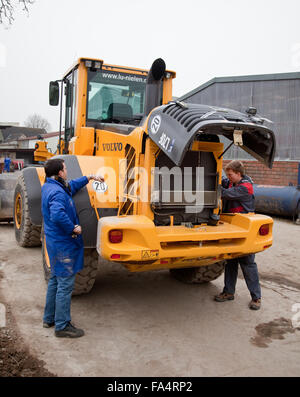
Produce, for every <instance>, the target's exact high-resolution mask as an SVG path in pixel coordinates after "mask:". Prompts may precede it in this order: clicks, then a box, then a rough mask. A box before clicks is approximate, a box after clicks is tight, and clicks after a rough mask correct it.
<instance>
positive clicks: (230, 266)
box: [223, 254, 261, 299]
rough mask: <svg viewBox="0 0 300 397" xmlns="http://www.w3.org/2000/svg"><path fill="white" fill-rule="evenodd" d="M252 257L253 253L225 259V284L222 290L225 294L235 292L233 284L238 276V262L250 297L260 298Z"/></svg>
mask: <svg viewBox="0 0 300 397" xmlns="http://www.w3.org/2000/svg"><path fill="white" fill-rule="evenodd" d="M254 259H255V255H254V254H251V255H246V256H242V257H240V258H235V259H230V260H228V261H227V263H226V265H225V275H224V281H225V286H224V289H223V292H226V293H227V294H234V293H235V286H236V281H237V276H238V265H239V264H240V266H241V269H242V272H243V275H244V278H245V281H246V284H247V287H248V290H249V292H250V295H251V298H252V299H260V298H261V289H260V284H259V276H258V270H257V264H256V263H255V261H254Z"/></svg>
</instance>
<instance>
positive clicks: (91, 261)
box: [42, 231, 99, 295]
mask: <svg viewBox="0 0 300 397" xmlns="http://www.w3.org/2000/svg"><path fill="white" fill-rule="evenodd" d="M46 252H47V250H46V247H45V239H44V233H43V231H42V256H43V270H44V277H45V280H46V281H47V282H48V281H49V278H50V275H51V270H50V267H49V266H48V265H47V262H48V261H47V260H46ZM98 258H99V257H98V253H97V250H96V249H95V248H85V250H84V266H83V269H82V270H81V272H79V273H77V274H76V278H75V284H74V289H73V293H72V295H82V294H87V293H88V292H90V291H91V289H92V288H93V285H94V282H95V280H96V276H97V272H98Z"/></svg>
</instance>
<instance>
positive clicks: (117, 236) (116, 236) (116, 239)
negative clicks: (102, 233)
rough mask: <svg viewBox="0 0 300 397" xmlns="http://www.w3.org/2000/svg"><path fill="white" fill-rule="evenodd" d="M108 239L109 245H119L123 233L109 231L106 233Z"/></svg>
mask: <svg viewBox="0 0 300 397" xmlns="http://www.w3.org/2000/svg"><path fill="white" fill-rule="evenodd" d="M108 239H109V241H110V242H111V243H114V244H116V243H121V242H122V240H123V231H122V230H110V232H109V233H108Z"/></svg>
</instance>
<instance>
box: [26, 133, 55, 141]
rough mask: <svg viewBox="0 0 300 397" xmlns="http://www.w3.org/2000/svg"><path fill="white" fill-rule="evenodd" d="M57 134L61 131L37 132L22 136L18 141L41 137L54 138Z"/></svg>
mask: <svg viewBox="0 0 300 397" xmlns="http://www.w3.org/2000/svg"><path fill="white" fill-rule="evenodd" d="M55 136H59V132H48V133H47V134H38V135H37V134H36V135H33V136H26V137H22V138H19V139H18V141H31V140H35V139H37V138H38V139H40V137H41V138H42V139H47V138H53V137H55Z"/></svg>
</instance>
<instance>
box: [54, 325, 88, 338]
mask: <svg viewBox="0 0 300 397" xmlns="http://www.w3.org/2000/svg"><path fill="white" fill-rule="evenodd" d="M83 335H84V331H83V329H79V328H76V327H74V325H72V324H71V323H69V324H68V325H67V326H66V327H65V328H64V329H61V330H59V331H55V336H57V337H58V338H80V337H81V336H83Z"/></svg>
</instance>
